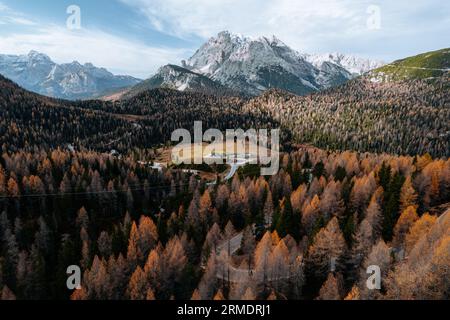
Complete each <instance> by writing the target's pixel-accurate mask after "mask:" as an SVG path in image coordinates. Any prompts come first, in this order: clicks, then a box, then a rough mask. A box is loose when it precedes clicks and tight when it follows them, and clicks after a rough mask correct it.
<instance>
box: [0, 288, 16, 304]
mask: <svg viewBox="0 0 450 320" xmlns="http://www.w3.org/2000/svg"><path fill="white" fill-rule="evenodd" d="M0 300H3V301H7V300H9V301H12V300H16V296H15V295H14V293H13V292H12V291H11V290H10V289H9V288H8V287H7V286H6V285H5V286H3V289H2V292H1V295H0Z"/></svg>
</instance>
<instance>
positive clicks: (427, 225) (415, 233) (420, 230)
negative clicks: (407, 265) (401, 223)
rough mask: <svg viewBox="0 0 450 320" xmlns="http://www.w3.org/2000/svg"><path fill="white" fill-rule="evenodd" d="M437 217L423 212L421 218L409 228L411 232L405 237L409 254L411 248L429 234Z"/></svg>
mask: <svg viewBox="0 0 450 320" xmlns="http://www.w3.org/2000/svg"><path fill="white" fill-rule="evenodd" d="M436 220H437V217H436V216H432V215H430V214H429V213H425V214H423V215H422V216H421V217H420V219H419V220H417V221H416V222H415V223H414V224H413V226H412V227H411V229H410V230H409V233H408V234H407V235H406V238H405V246H406V253H407V254H408V253H409V252H410V251H411V249H412V248H413V247H414V245H415V244H416V243H417V241H419V239H420V238H422V237H423V236H424V235H425V234H427V233H428V232H429V231H430V229H431V228H432V227H433V225H434V224H435V223H436Z"/></svg>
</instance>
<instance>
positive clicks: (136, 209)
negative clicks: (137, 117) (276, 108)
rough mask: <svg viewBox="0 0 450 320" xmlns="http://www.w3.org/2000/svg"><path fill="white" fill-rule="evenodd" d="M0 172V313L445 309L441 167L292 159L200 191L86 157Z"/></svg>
mask: <svg viewBox="0 0 450 320" xmlns="http://www.w3.org/2000/svg"><path fill="white" fill-rule="evenodd" d="M0 160H1V161H0V163H1V169H0V210H1V212H2V214H1V216H0V231H1V236H2V241H1V244H2V245H1V252H2V254H1V259H0V265H1V277H0V279H1V282H0V283H1V286H2V299H11V298H17V299H62V298H64V299H138V300H142V299H327V300H328V299H447V298H448V288H449V279H450V277H449V276H450V275H449V270H448V265H449V263H450V260H449V259H450V255H449V252H450V237H449V230H450V218H449V215H448V213H447V214H442V213H443V211H445V210H446V208H448V200H449V197H450V160H442V159H432V158H431V156H429V155H424V156H420V157H406V156H403V157H396V156H390V155H386V154H382V155H375V154H369V153H365V154H358V153H355V152H349V151H347V152H342V153H330V152H326V151H323V150H320V149H314V148H313V149H311V148H304V149H299V150H297V151H295V152H291V153H289V154H288V153H285V154H283V156H282V168H281V169H280V172H279V173H278V174H277V175H275V176H272V177H259V176H257V174H255V173H254V171H253V173H252V170H250V169H249V170H241V172H240V174H239V175H236V176H235V177H234V179H233V180H232V181H231V182H229V183H219V184H217V185H213V186H211V185H210V186H207V185H206V183H205V181H204V180H198V179H197V178H195V176H192V175H187V174H184V173H183V172H180V171H177V170H171V169H167V170H164V171H163V172H160V173H158V172H157V171H154V170H152V169H150V168H148V167H145V166H142V165H138V164H137V163H136V161H134V160H133V159H132V157H123V158H121V159H118V158H116V157H113V156H111V155H107V154H100V153H96V152H68V151H63V150H60V149H58V150H54V151H51V152H46V151H44V150H37V151H36V152H35V153H33V154H31V153H29V152H25V151H22V152H17V153H4V154H3V155H2V157H1V158H0ZM445 204H447V206H445ZM442 205H444V206H442ZM441 214H442V215H441ZM439 215H441V216H440V217H439ZM236 239H238V240H239V241H238V243H237V244H232V242H233V241H234V242H235V240H236ZM230 246H233V247H234V246H236V248H232V249H230ZM69 265H79V266H80V267H81V268H82V270H83V282H82V288H81V289H80V290H75V291H70V290H68V289H67V287H66V278H67V275H66V268H67V266H69ZM369 265H378V266H380V268H381V270H382V273H383V277H382V287H381V289H380V290H368V289H367V287H366V277H367V276H366V268H367V266H369Z"/></svg>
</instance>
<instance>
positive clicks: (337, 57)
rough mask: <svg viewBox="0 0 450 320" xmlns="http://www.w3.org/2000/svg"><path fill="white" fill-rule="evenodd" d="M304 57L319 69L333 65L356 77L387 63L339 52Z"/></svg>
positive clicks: (304, 55) (303, 55) (305, 55)
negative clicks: (325, 65)
mask: <svg viewBox="0 0 450 320" xmlns="http://www.w3.org/2000/svg"><path fill="white" fill-rule="evenodd" d="M302 57H303V58H305V59H306V60H307V61H309V62H310V63H312V64H313V65H314V66H316V67H317V68H321V66H322V65H323V64H327V63H332V64H335V65H338V66H340V67H342V68H344V69H345V70H346V71H347V72H349V73H350V74H352V75H354V76H359V75H362V74H364V73H366V72H368V71H370V70H373V69H376V68H380V67H382V66H383V65H385V63H384V62H381V61H377V60H371V59H365V58H361V57H357V56H354V55H345V54H342V53H337V52H335V53H326V54H302Z"/></svg>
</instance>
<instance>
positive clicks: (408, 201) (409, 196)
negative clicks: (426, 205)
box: [400, 176, 417, 212]
mask: <svg viewBox="0 0 450 320" xmlns="http://www.w3.org/2000/svg"><path fill="white" fill-rule="evenodd" d="M409 206H415V207H416V206H417V192H416V190H415V189H414V187H413V185H412V181H411V176H407V177H406V179H405V182H404V183H403V186H402V189H401V191H400V212H403V211H404V210H405V209H406V208H408V207H409ZM416 208H417V207H416Z"/></svg>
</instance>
